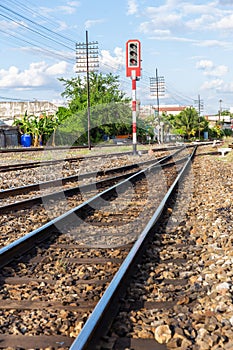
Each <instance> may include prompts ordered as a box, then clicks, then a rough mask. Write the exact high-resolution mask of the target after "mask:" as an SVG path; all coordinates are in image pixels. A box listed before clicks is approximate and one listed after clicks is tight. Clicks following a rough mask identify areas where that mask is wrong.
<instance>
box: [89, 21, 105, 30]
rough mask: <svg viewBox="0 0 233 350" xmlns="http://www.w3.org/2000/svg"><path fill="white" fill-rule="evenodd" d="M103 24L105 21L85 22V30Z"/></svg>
mask: <svg viewBox="0 0 233 350" xmlns="http://www.w3.org/2000/svg"><path fill="white" fill-rule="evenodd" d="M103 22H104V20H103V19H89V20H87V21H86V22H85V28H86V29H89V28H91V27H93V26H95V25H96V24H100V23H103Z"/></svg>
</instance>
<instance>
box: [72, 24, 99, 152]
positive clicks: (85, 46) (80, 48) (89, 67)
mask: <svg viewBox="0 0 233 350" xmlns="http://www.w3.org/2000/svg"><path fill="white" fill-rule="evenodd" d="M98 53H99V52H98V42H97V41H92V42H89V41H88V31H87V30H86V42H85V43H77V44H76V73H86V77H87V138H88V148H89V150H91V138H90V129H91V116H90V107H91V106H90V79H89V73H90V72H96V71H98V68H99V58H98Z"/></svg>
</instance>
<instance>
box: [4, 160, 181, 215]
mask: <svg viewBox="0 0 233 350" xmlns="http://www.w3.org/2000/svg"><path fill="white" fill-rule="evenodd" d="M168 157H169V156H168ZM186 159H187V157H184V158H181V159H179V160H178V161H176V162H170V163H162V164H161V163H159V164H160V165H155V166H153V164H152V165H150V166H149V167H148V169H151V168H152V167H153V168H156V167H158V166H160V167H162V168H163V167H164V168H167V167H171V166H173V165H174V164H178V163H183V162H184V161H185V160H186ZM163 160H164V159H161V161H163ZM154 162H155V161H154ZM139 171H141V170H137V171H134V172H131V173H127V174H122V175H118V176H114V177H108V178H106V179H102V180H100V181H95V182H90V183H88V184H84V185H78V186H75V187H71V188H67V189H62V190H60V191H56V192H53V193H49V194H44V195H42V196H35V197H33V198H27V199H23V200H20V201H17V202H14V203H10V204H5V205H3V206H0V214H4V213H7V212H9V211H11V210H16V209H25V208H28V207H31V206H32V205H38V204H42V203H43V202H45V201H49V200H52V199H53V200H58V199H64V197H69V196H72V195H77V194H78V193H86V192H88V191H91V190H94V189H96V188H100V187H101V186H102V185H103V184H104V183H108V182H110V183H111V182H113V181H115V182H117V181H120V180H123V179H127V178H128V177H130V176H132V175H135V174H136V173H138V172H139ZM20 189H21V187H20ZM0 198H1V196H0Z"/></svg>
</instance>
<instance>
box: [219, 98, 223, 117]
mask: <svg viewBox="0 0 233 350" xmlns="http://www.w3.org/2000/svg"><path fill="white" fill-rule="evenodd" d="M221 116H222V100H221V99H220V100H219V121H221Z"/></svg>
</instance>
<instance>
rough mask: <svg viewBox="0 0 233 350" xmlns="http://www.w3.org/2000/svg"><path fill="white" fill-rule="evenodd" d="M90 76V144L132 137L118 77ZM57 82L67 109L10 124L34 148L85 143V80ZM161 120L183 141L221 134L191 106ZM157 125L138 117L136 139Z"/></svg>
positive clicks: (128, 110)
mask: <svg viewBox="0 0 233 350" xmlns="http://www.w3.org/2000/svg"><path fill="white" fill-rule="evenodd" d="M89 77H90V80H89V86H90V105H91V110H90V112H91V114H90V115H91V125H90V137H91V142H92V143H98V142H100V141H102V140H103V137H104V136H106V137H109V138H110V137H113V136H115V135H118V134H131V133H132V110H131V105H130V102H131V99H130V98H128V97H126V93H124V92H123V91H121V89H120V82H119V76H117V75H116V76H114V75H113V74H112V73H108V74H106V75H103V74H102V73H99V74H97V73H94V72H92V73H90V75H89ZM59 80H60V81H61V82H62V83H63V85H64V92H63V93H62V94H61V95H62V96H63V97H65V98H66V99H67V102H68V106H67V107H59V108H58V111H57V112H56V113H55V114H54V115H52V116H48V115H46V113H42V114H41V115H40V116H35V115H27V112H26V113H25V115H24V116H22V117H20V118H16V119H15V120H14V123H13V125H16V126H18V127H19V131H20V133H21V134H30V135H31V136H32V138H33V145H34V146H38V145H39V144H40V143H41V142H42V143H43V144H46V143H47V142H50V144H51V145H55V144H56V143H59V144H64V143H67V142H68V143H69V142H70V140H71V135H72V140H74V141H72V142H75V143H76V144H85V143H87V97H88V96H87V79H86V77H84V78H83V79H81V77H80V76H78V77H76V78H71V79H64V78H60V79H59ZM227 113H228V111H222V115H229V114H227ZM216 115H217V114H216ZM230 115H231V114H230ZM231 117H232V115H231ZM161 121H162V122H163V123H164V131H165V132H169V133H174V134H176V135H179V136H181V137H183V138H184V139H186V140H190V139H191V138H193V137H199V136H200V134H203V132H204V131H208V133H209V135H210V137H221V136H223V135H224V133H223V130H222V129H221V123H220V122H218V123H216V125H215V127H213V128H210V125H209V122H208V121H207V120H206V119H205V118H204V117H203V116H199V115H198V112H197V110H196V109H195V108H194V107H187V108H186V109H185V110H183V111H181V112H180V113H179V114H177V115H173V114H168V115H167V114H165V113H163V115H162V117H161ZM156 123H157V122H156V120H155V118H154V116H149V117H148V118H146V119H141V118H140V116H139V117H138V118H137V137H139V138H140V139H141V140H146V137H147V136H150V137H151V138H153V137H154V128H155V127H156Z"/></svg>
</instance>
